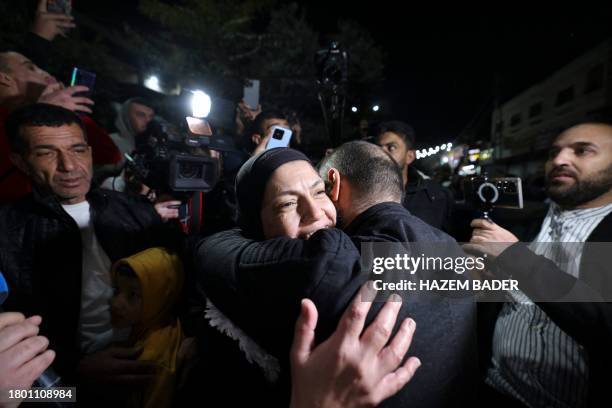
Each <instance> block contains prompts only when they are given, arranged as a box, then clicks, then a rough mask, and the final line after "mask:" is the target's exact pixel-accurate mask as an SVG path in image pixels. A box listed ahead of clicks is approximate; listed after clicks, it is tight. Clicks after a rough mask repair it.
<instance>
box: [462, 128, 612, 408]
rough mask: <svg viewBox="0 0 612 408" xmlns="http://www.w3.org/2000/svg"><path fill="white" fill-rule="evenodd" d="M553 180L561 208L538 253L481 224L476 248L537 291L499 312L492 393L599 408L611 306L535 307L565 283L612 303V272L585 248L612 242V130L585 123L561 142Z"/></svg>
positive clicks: (519, 400) (552, 214)
mask: <svg viewBox="0 0 612 408" xmlns="http://www.w3.org/2000/svg"><path fill="white" fill-rule="evenodd" d="M545 171H546V191H547V194H548V196H549V197H550V199H551V200H552V203H551V205H550V208H549V210H548V213H547V215H546V217H545V219H544V221H543V222H542V226H541V228H540V231H539V233H538V235H537V237H536V238H535V239H534V240H533V242H532V243H531V244H530V245H529V246H526V245H524V244H521V243H519V242H517V241H518V239H517V237H515V236H514V235H513V234H512V233H510V232H509V231H507V230H505V229H503V228H501V227H500V226H498V225H496V224H494V223H492V222H490V221H485V220H474V221H473V222H472V227H474V231H473V235H472V239H471V241H470V242H471V243H472V244H473V245H472V246H477V247H479V248H480V249H481V250H482V251H483V252H485V253H487V254H488V255H490V256H493V257H496V264H497V265H498V266H499V269H500V270H503V271H504V272H503V273H505V274H509V275H511V276H513V277H516V278H519V279H522V280H523V281H524V282H529V286H530V288H531V289H530V290H524V293H523V292H518V293H511V294H510V297H511V298H512V300H511V302H510V303H505V304H503V306H502V307H501V310H499V309H498V312H499V313H498V314H497V318H496V321H495V323H494V325H492V326H494V329H493V335H492V337H493V341H492V350H491V354H492V358H490V359H487V360H488V361H490V363H491V364H490V365H489V367H488V370H487V373H486V380H485V382H486V384H487V385H488V386H489V387H485V388H484V390H486V392H485V393H486V394H488V395H489V397H490V398H489V399H491V400H497V401H499V400H500V399H505V400H506V403H507V406H523V404H524V405H526V406H529V407H535V406H538V407H539V406H554V407H583V406H594V404H595V401H598V398H599V400H601V398H602V397H603V396H605V395H606V394H607V393H606V391H607V389H606V387H607V386H606V378H607V371H606V370H607V367H609V364H607V363H606V362H608V363H609V362H610V361H611V360H612V359H611V356H610V351H609V342H610V340H611V339H612V334H611V333H612V330H610V324H611V323H610V322H611V321H612V319H611V316H612V309H611V308H610V307H609V305H608V304H606V303H552V302H547V303H537V305H536V304H534V302H533V301H532V300H531V298H534V299H535V298H536V296H537V295H539V294H541V293H544V292H545V291H546V290H548V288H547V287H548V286H554V285H550V283H552V282H554V283H555V284H557V283H558V282H560V281H561V282H562V281H565V280H569V281H570V282H571V281H573V284H572V285H569V286H568V287H570V286H574V287H576V284H579V285H582V284H585V285H586V286H587V287H589V286H590V288H593V289H595V290H594V291H593V292H594V293H597V292H598V293H599V294H601V295H603V296H609V295H607V294H608V293H610V291H609V290H607V291H606V288H610V287H611V285H610V277H609V273H606V269H607V270H609V266H607V265H605V264H601V265H597V263H596V262H594V258H595V257H594V256H593V255H594V250H593V249H592V248H593V247H592V246H586V245H581V244H582V243H589V242H609V241H612V215H610V214H611V213H612V126H610V125H608V124H603V123H585V124H580V125H576V126H573V127H571V128H569V129H567V130H566V131H564V132H563V133H561V134H560V135H559V136H558V137H557V139H556V140H555V141H554V143H553V145H552V147H551V149H550V154H549V158H548V160H547V162H546V166H545ZM490 243H495V245H485V244H490ZM551 243H566V244H564V245H551ZM568 243H569V244H568ZM608 258H609V257H608ZM599 259H602V257H601V254H600V256H599ZM594 264H595V265H596V267H595V268H594V267H593V265H594ZM594 269H595V273H594ZM521 289H522V290H523V287H521ZM540 298H541V296H540ZM606 342H608V343H607V346H606V345H605V343H606ZM491 387H492V388H491Z"/></svg>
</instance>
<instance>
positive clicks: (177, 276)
mask: <svg viewBox="0 0 612 408" xmlns="http://www.w3.org/2000/svg"><path fill="white" fill-rule="evenodd" d="M113 279H114V282H115V288H116V290H115V295H114V296H113V299H112V301H111V316H112V324H113V327H114V328H117V329H122V328H129V327H131V332H130V337H129V346H134V347H141V348H142V349H143V351H142V354H141V355H140V357H139V358H138V359H139V360H143V361H152V362H155V363H156V364H157V372H156V374H155V378H154V380H153V382H152V383H151V385H149V386H148V387H147V388H146V389H145V390H144V391H143V392H142V393H140V392H139V393H135V394H134V395H133V397H132V398H131V404H130V405H131V406H132V407H170V406H171V405H172V398H173V391H174V388H175V380H176V371H177V354H178V351H179V347H180V346H181V342H182V340H183V333H182V330H181V325H180V323H179V320H178V318H177V314H176V305H177V302H178V299H179V296H180V293H181V290H182V286H183V279H184V275H183V266H182V264H181V261H180V260H179V258H178V256H176V255H174V254H171V253H169V252H168V251H166V250H165V249H163V248H150V249H147V250H145V251H142V252H139V253H137V254H136V255H132V256H130V257H128V258H124V259H121V260H119V261H117V263H115V265H114V266H113Z"/></svg>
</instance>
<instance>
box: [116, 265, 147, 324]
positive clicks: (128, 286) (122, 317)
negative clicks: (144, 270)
mask: <svg viewBox="0 0 612 408" xmlns="http://www.w3.org/2000/svg"><path fill="white" fill-rule="evenodd" d="M141 313H142V291H141V289H140V282H139V281H138V279H137V278H134V277H129V276H122V275H121V274H120V275H119V276H118V277H117V281H116V290H115V295H114V296H113V299H112V301H111V322H112V325H113V327H116V328H118V329H121V328H125V327H130V326H133V325H134V324H136V323H138V321H140V316H141Z"/></svg>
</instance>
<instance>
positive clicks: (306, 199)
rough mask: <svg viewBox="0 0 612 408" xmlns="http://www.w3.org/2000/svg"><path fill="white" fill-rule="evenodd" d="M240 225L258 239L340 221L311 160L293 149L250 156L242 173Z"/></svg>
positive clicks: (306, 233)
mask: <svg viewBox="0 0 612 408" xmlns="http://www.w3.org/2000/svg"><path fill="white" fill-rule="evenodd" d="M236 194H237V198H238V211H239V218H238V225H239V226H240V228H242V230H243V233H244V235H245V236H248V237H249V238H253V239H256V240H262V239H270V238H276V237H280V236H287V237H289V238H308V237H310V235H312V234H313V233H314V232H316V231H318V230H320V229H321V228H327V227H333V226H334V225H335V224H336V209H335V208H334V205H333V204H332V202H331V200H330V199H329V197H328V196H327V194H325V184H324V183H323V180H322V179H321V177H319V174H318V173H317V172H316V170H315V169H314V168H313V167H312V165H311V164H310V160H309V159H308V158H307V157H306V156H305V155H304V154H303V153H301V152H299V151H297V150H293V149H289V148H277V149H270V150H266V151H264V152H263V153H261V154H259V155H256V156H253V157H252V158H250V159H249V160H248V161H247V162H246V163H245V164H244V165H243V166H242V167H241V169H240V171H239V172H238V175H237V177H236Z"/></svg>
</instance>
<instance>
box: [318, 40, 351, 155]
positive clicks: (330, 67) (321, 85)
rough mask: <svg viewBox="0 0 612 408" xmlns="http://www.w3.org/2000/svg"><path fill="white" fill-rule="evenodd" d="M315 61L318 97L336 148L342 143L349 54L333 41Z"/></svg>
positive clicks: (326, 125)
mask: <svg viewBox="0 0 612 408" xmlns="http://www.w3.org/2000/svg"><path fill="white" fill-rule="evenodd" d="M314 60H315V66H316V70H317V85H318V92H317V96H318V99H319V103H320V104H321V110H322V113H323V120H324V121H325V127H326V130H327V136H328V137H329V140H330V142H331V144H332V146H334V147H335V146H338V145H340V144H341V142H342V134H343V129H342V123H343V121H344V108H345V105H346V90H345V88H346V84H347V82H348V67H349V54H348V52H347V51H346V50H343V49H342V48H340V46H339V45H338V43H337V42H336V41H332V42H331V44H330V46H329V48H328V49H324V50H320V51H317V53H316V54H315V58H314Z"/></svg>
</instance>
